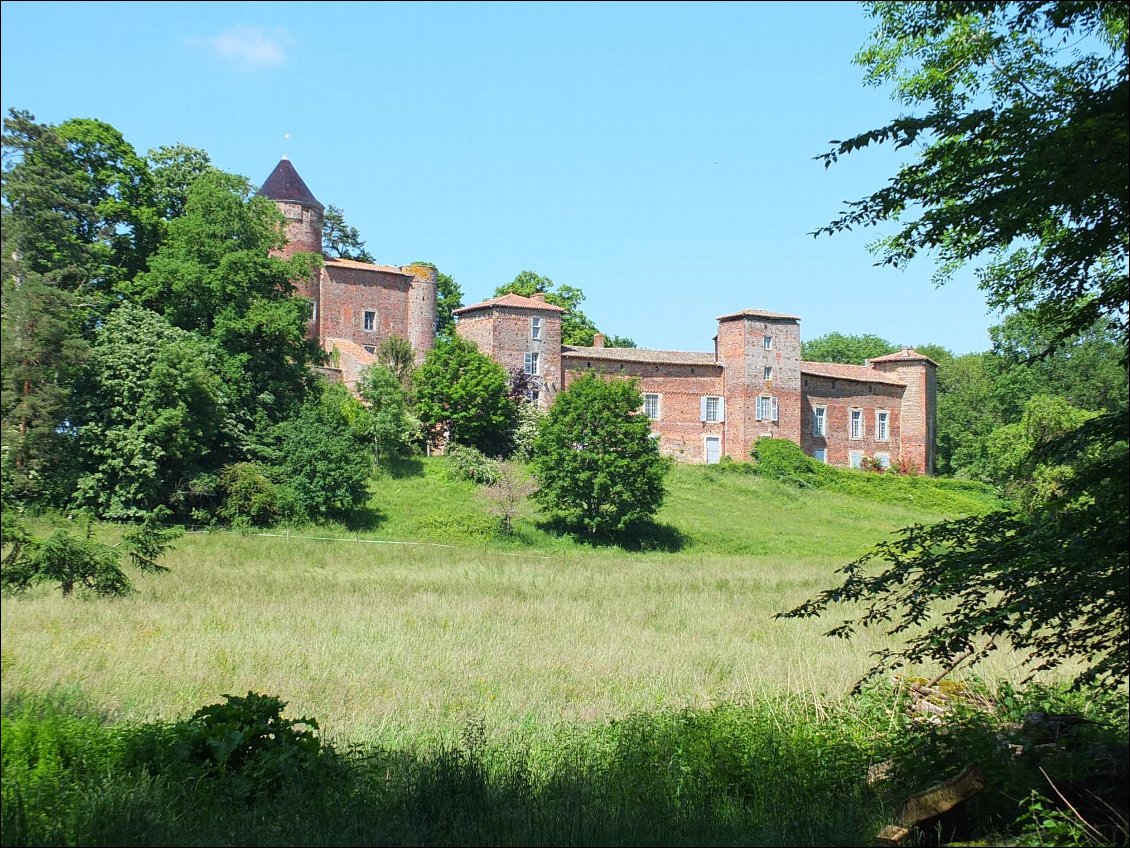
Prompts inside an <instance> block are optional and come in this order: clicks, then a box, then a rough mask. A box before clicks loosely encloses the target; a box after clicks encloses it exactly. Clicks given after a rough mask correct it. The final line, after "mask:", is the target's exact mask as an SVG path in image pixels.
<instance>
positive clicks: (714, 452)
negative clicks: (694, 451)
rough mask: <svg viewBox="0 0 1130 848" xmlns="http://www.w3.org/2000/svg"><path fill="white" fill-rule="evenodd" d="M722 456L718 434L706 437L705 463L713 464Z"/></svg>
mask: <svg viewBox="0 0 1130 848" xmlns="http://www.w3.org/2000/svg"><path fill="white" fill-rule="evenodd" d="M721 458H722V439H721V438H720V437H718V436H707V437H706V464H707V465H714V464H716V463H717V462H718V460H719V459H721Z"/></svg>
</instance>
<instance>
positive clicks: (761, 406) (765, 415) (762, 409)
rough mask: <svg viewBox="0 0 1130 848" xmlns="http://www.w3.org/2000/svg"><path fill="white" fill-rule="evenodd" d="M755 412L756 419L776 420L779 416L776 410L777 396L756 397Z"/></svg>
mask: <svg viewBox="0 0 1130 848" xmlns="http://www.w3.org/2000/svg"><path fill="white" fill-rule="evenodd" d="M756 413H757V416H756V417H757V420H758V421H777V420H778V418H779V415H778V412H777V398H775V397H759V398H758V399H757V409H756Z"/></svg>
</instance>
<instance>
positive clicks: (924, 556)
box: [789, 2, 1130, 681]
mask: <svg viewBox="0 0 1130 848" xmlns="http://www.w3.org/2000/svg"><path fill="white" fill-rule="evenodd" d="M870 8H871V14H872V15H873V16H874V17H875V18H876V19H877V27H876V29H875V31H874V33H873V35H872V40H871V42H870V43H869V44H868V45H867V46H866V47H865V48H864V49H863V50H862V51H861V52H860V54H859V55H858V56H857V61H858V62H859V63H860V64H862V65H863V66H864V67H865V68H867V70H868V79H869V81H870V82H873V83H882V82H892V83H894V85H895V87H896V92H897V96H898V97H899V99H900V100H902V102H903V104H904V106H907V107H910V108H911V109H916V110H918V111H919V114H918V115H912V114H905V113H904V115H903V116H902V117H899V118H897V119H895V120H894V121H892V122H891V123H889V124H888V125H886V126H884V127H880V128H878V129H875V130H871V131H869V132H865V133H862V134H860V135H857V136H855V137H854V138H851V139H848V140H847V141H843V142H834V144H835V145H836V146H835V147H834V148H833V150H832V151H831V152H829V153H827V154H826V155H825V156H824V157H822V158H823V159H824V161H825V164H826V165H830V164H832V163H833V162H835V161H837V159H838V157H839V156H841V155H846V154H848V153H851V152H853V151H856V150H859V149H861V148H863V147H866V146H867V145H869V144H871V143H872V142H875V143H885V142H890V143H892V144H894V145H895V146H896V147H898V148H908V147H912V146H913V148H914V150H915V156H914V157H913V159H912V161H910V162H909V163H907V164H905V165H903V166H902V167H901V168H900V169H899V171H898V173H897V174H896V175H895V176H894V177H893V178H892V179H891V180H889V181H888V182H887V183H886V185H885V186H884V187H883V188H881V189H879V190H878V191H876V192H875V193H873V194H871V195H870V196H869V197H866V198H863V199H862V200H859V201H857V202H854V203H851V204H849V205H848V207H847V209H846V210H845V211H844V212H843V213H842V214H841V215H840V216H839V218H837V219H836V220H834V221H833V222H831V223H830V224H828V225H827V226H826V227H824V228H822V229H821V230H820V231H818V234H819V233H829V234H831V233H836V232H840V231H843V230H848V229H852V228H853V227H857V226H872V225H878V224H882V223H888V222H889V223H894V224H896V225H897V227H898V230H897V232H896V233H895V234H894V235H891V236H887V237H885V238H882V239H880V241H879V242H878V244H877V248H878V250H879V251H880V252H881V254H882V261H883V262H884V263H886V264H890V265H894V266H901V265H903V264H905V263H907V262H909V261H910V260H911V259H913V258H914V257H915V256H916V255H918V254H919V253H921V252H932V253H934V254H936V255H937V256H938V257H939V259H940V260H941V266H940V269H939V272H938V279H939V280H940V281H944V280H945V279H947V278H948V277H949V275H950V274H951V273H952V272H953V271H954V270H956V269H957V268H959V267H962V266H964V265H966V264H969V263H978V264H979V266H980V267H979V268H978V275H979V279H980V285H981V288H982V289H983V290H984V291H985V292H986V295H987V297H988V301H989V304H990V306H992V307H995V308H1000V309H1015V310H1017V311H1018V312H1021V313H1023V317H1022V318H1020V319H1016V321H1017V322H1018V324H1017V325H1014V326H1007V325H1006V327H1005V331H1006V332H1004V333H1003V334H1002V339H1001V340H1002V341H1004V340H1005V339H1006V338H1017V337H1019V338H1021V339H1024V338H1030V339H1035V340H1036V344H1035V345H1034V346H1032V345H1029V346H1028V347H1029V349H1032V348H1033V347H1034V348H1035V350H1034V352H1036V353H1037V354H1038V355H1039V356H1043V357H1048V356H1053V355H1055V354H1057V353H1063V354H1067V355H1070V354H1071V353H1072V352H1073V348H1074V344H1073V340H1074V339H1076V338H1077V337H1081V336H1084V335H1086V334H1088V333H1094V332H1095V330H1096V328H1099V331H1100V332H1101V333H1102V334H1103V335H1104V336H1106V337H1107V338H1109V339H1110V340H1111V341H1113V342H1114V343H1115V344H1116V347H1117V349H1118V350H1119V352H1120V355H1119V359H1120V360H1121V366H1122V369H1123V371H1125V368H1126V365H1127V357H1126V351H1127V338H1128V337H1127V330H1128V327H1127V316H1128V314H1130V312H1128V306H1130V278H1128V276H1127V257H1128V248H1130V228H1128V227H1127V220H1126V206H1127V201H1128V200H1130V196H1128V194H1127V183H1126V173H1127V168H1128V164H1130V163H1128V151H1130V129H1128V127H1130V121H1128V114H1127V112H1128V108H1130V97H1128V96H1127V92H1128V91H1130V52H1128V51H1127V35H1128V26H1127V23H1128V20H1130V13H1128V11H1127V7H1125V6H1122V5H1120V6H1114V5H1109V4H1105V3H1098V2H1081V3H1074V2H1034V3H1028V4H1009V3H976V4H974V3H946V4H921V3H875V4H872V5H871V7H870ZM1067 44H1071V45H1073V46H1072V48H1071V50H1070V52H1068V51H1067V50H1065V45H1067ZM1014 331H1015V332H1014ZM1018 347H1019V348H1021V349H1023V347H1024V345H1023V344H1022V345H1019V346H1018ZM959 359H960V358H959ZM1027 359H1031V357H1028V358H1027ZM955 362H956V360H955ZM963 364H965V363H963ZM970 364H973V363H970ZM980 364H981V365H984V363H980ZM973 370H974V371H976V367H975V368H974V369H973ZM1066 373H1067V374H1068V379H1070V378H1071V375H1072V374H1073V373H1074V369H1070V370H1068V371H1067V372H1066ZM988 376H990V379H988V380H983V381H982V385H981V386H980V387H979V388H981V389H987V390H988V391H987V394H988V395H989V397H990V398H992V397H993V395H995V394H997V393H998V390H999V389H1000V388H1002V386H1003V387H1005V388H1007V387H1008V383H1000V382H997V381H995V380H993V379H991V376H992V375H991V373H990V374H989V375H988ZM939 379H940V381H941V380H942V375H939ZM946 379H948V378H946ZM1102 379H1106V378H1105V377H1104V378H1102ZM1116 382H1117V384H1120V385H1125V374H1123V375H1122V377H1121V379H1119V380H1117V381H1116ZM1005 394H1006V397H1007V392H1006V393H1005ZM1032 394H1034V392H1030V393H1029V394H1028V395H1027V396H1025V397H1024V398H1023V400H1022V401H1021V403H1020V404H1019V406H1020V407H1021V408H1022V407H1023V405H1024V403H1025V402H1026V401H1027V398H1028V397H1031V396H1032ZM1111 397H1112V401H1111V402H1112V403H1114V404H1115V407H1114V408H1113V409H1112V410H1111V411H1110V412H1109V413H1107V414H1105V415H1102V416H1100V417H1097V418H1094V419H1092V420H1090V421H1087V422H1086V423H1084V424H1083V425H1082V426H1080V427H1079V428H1078V429H1076V430H1075V431H1074V432H1073V433H1071V434H1070V435H1069V436H1067V437H1064V438H1060V439H1053V440H1052V441H1051V442H1050V443H1049V444H1047V445H1046V446H1045V447H1043V448H1042V449H1039V450H1037V451H1035V452H1034V453H1033V454H1032V455H1031V459H1030V460H1029V462H1030V463H1031V467H1033V468H1035V467H1037V466H1041V465H1042V466H1045V467H1054V466H1062V465H1066V466H1070V467H1071V468H1070V473H1064V474H1061V473H1058V472H1057V473H1055V474H1054V475H1053V478H1054V479H1052V480H1050V481H1049V480H1046V479H1045V480H1042V481H1040V480H1037V481H1036V488H1037V489H1038V490H1041V491H1040V492H1039V496H1038V497H1036V498H1033V499H1032V504H1031V507H1030V511H1028V512H1024V513H1014V512H1010V511H1006V510H1001V511H996V512H993V513H990V514H988V515H985V516H980V517H975V518H970V519H962V520H958V521H947V522H943V523H941V524H937V525H934V526H933V527H929V528H920V527H913V528H908V529H907V530H906V531H904V533H903V536H902V538H900V539H899V540H897V541H895V542H889V543H884V544H882V545H880V546H878V547H877V548H875V549H874V550H873V551H872V552H871V553H870V554H868V555H866V556H864V557H863V558H862V559H860V560H857V561H856V562H854V563H852V564H850V565H848V566H847V567H846V568H845V569H844V574H845V578H844V581H843V583H842V585H841V586H840V587H838V588H836V589H832V590H828V591H826V592H824V593H821V594H820V595H819V596H817V598H815V599H814V600H813V601H810V602H808V603H806V604H803V605H801V606H800V607H797V608H796V609H794V610H793V611H792V612H791V613H789V615H792V616H808V615H816V614H819V613H820V612H823V611H824V610H826V609H827V608H828V607H829V606H831V605H833V604H837V603H841V602H853V601H858V602H861V603H863V604H864V612H862V613H860V614H858V615H855V616H854V617H853V618H851V619H849V620H848V621H847V622H845V623H844V624H843V625H842V626H840V627H837V628H835V629H834V630H833V631H832V632H833V633H834V634H837V635H841V636H850V635H851V634H852V633H853V632H854V631H855V629H856V628H857V627H870V626H879V627H885V628H889V631H888V632H890V633H892V634H894V635H898V636H901V637H905V638H906V639H907V642H906V644H905V646H904V647H902V648H891V649H887V650H885V651H883V652H882V653H881V654H879V658H878V662H877V664H876V666H875V668H874V669H873V673H878V672H879V671H881V670H883V669H886V668H889V667H892V666H896V665H898V664H899V663H902V662H905V661H915V660H916V659H922V658H931V659H934V660H938V661H940V662H947V661H949V660H950V659H951V658H952V657H954V656H957V655H960V654H963V653H964V652H967V651H969V652H971V653H972V656H973V657H974V659H979V658H981V657H983V656H985V655H986V654H987V653H989V652H990V651H992V650H994V649H995V648H996V647H997V646H998V645H1009V644H1011V645H1012V646H1014V647H1016V648H1018V649H1019V650H1021V651H1024V652H1026V653H1027V654H1028V655H1029V657H1030V658H1031V659H1032V660H1033V661H1036V662H1037V668H1050V667H1054V666H1056V665H1058V664H1059V663H1061V662H1063V661H1064V660H1066V659H1069V658H1070V659H1077V660H1079V662H1080V663H1081V664H1082V668H1083V671H1082V672H1081V674H1080V675H1079V679H1080V680H1083V681H1085V680H1090V679H1104V680H1113V681H1120V680H1124V679H1125V677H1126V676H1127V672H1128V670H1130V667H1128V664H1127V663H1128V660H1127V657H1128V655H1130V652H1128V651H1127V647H1128V643H1130V636H1128V631H1127V608H1126V603H1125V586H1126V574H1127V570H1128V565H1130V563H1128V554H1127V547H1128V541H1130V540H1128V538H1127V516H1128V514H1130V503H1128V497H1127V487H1126V482H1125V481H1126V479H1127V478H1128V477H1130V460H1128V452H1127V435H1128V433H1127V414H1126V403H1125V393H1124V392H1123V393H1122V394H1121V396H1118V395H1114V394H1112V395H1111ZM1002 405H1003V404H1002ZM964 407H965V408H964V409H963V410H961V411H962V412H963V413H964V414H967V415H969V416H970V418H971V419H972V422H971V423H973V424H974V426H976V427H977V429H978V430H979V431H980V433H984V434H986V435H988V434H989V433H991V432H992V431H993V430H995V429H996V426H994V425H990V424H986V423H985V422H984V415H983V413H982V412H981V411H980V410H979V409H978V406H977V404H976V403H966V404H964ZM942 411H943V405H942V403H941V401H940V402H939V417H941V415H942ZM951 411H952V410H948V409H947V410H946V414H947V415H948V414H950V412H951ZM1017 412H1019V410H1017ZM1014 420H1015V418H1013V417H1006V418H1005V419H1004V420H1002V421H1000V422H998V424H997V426H999V424H1008V423H1009V422H1011V421H1014ZM951 426H952V424H948V423H947V424H946V425H945V428H944V429H950V427H951ZM939 430H940V431H941V430H943V427H942V426H941V425H940V427H939ZM951 433H952V431H951ZM1006 435H1007V434H1006ZM954 453H955V454H956V449H955V450H954ZM977 459H978V460H980V459H982V457H977ZM948 461H949V463H950V464H951V465H952V463H953V461H954V459H953V456H952V455H951V456H950V457H949V460H948ZM1005 464H1006V465H1011V466H1012V467H1015V465H1016V463H1015V462H1014V461H1013V460H1012V459H1009V460H1008V462H1006V463H1005ZM1049 482H1050V483H1051V484H1052V485H1050V486H1049V485H1046V484H1047V483H1049ZM872 564H874V565H877V566H878V572H877V573H875V572H873V571H872V570H870V566H871V565H872ZM1116 598H1117V600H1116ZM935 614H937V615H938V617H939V618H940V619H941V620H942V621H943V623H942V624H933V623H925V622H928V621H930V616H933V615H935ZM934 620H935V621H936V620H938V619H934ZM888 623H889V624H888Z"/></svg>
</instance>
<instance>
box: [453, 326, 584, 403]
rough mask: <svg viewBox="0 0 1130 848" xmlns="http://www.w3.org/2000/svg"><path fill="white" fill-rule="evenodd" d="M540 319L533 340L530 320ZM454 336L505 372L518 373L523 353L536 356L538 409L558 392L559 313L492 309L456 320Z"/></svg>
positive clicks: (522, 364) (559, 363)
mask: <svg viewBox="0 0 1130 848" xmlns="http://www.w3.org/2000/svg"><path fill="white" fill-rule="evenodd" d="M533 318H540V319H541V331H540V333H539V338H537V339H535V338H533V335H532V331H531V319H533ZM455 327H456V332H458V333H459V335H460V336H462V337H463V338H465V339H468V340H470V341H473V342H474V343H475V344H476V345H478V348H479V350H481V351H482V352H483V353H485V354H486V355H487V356H489V357H491V358H492V359H493V360H494V361H495V362H497V363H498V364H499V365H501V366H502V367H503V368H505V369H506V373H507V374H512V373H513V372H514V371H516V370H517V371H521V370H522V368H523V367H524V365H525V355H526V353H527V352H531V353H532V352H536V353H538V354H540V358H541V363H540V369H541V374H540V376H539V382H540V385H539V389H538V405H539V406H540V407H541V408H542V409H548V408H549V407H550V406H551V405H552V404H553V399H554V398H555V397H556V396H557V393H558V392H559V391H561V388H562V385H561V380H562V376H561V313H560V312H559V311H558V310H556V309H552V308H551V309H544V310H542V309H535V308H526V307H516V306H492V307H488V308H485V309H479V310H474V311H472V312H467V313H463V314H462V315H460V316H459V322H458V323H457V324H456V325H455Z"/></svg>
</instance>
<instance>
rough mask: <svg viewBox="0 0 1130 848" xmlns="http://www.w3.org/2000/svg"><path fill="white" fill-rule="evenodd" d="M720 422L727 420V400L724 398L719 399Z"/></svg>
mask: <svg viewBox="0 0 1130 848" xmlns="http://www.w3.org/2000/svg"><path fill="white" fill-rule="evenodd" d="M718 420H719V421H725V420H726V399H725V398H724V397H720V398H718Z"/></svg>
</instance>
